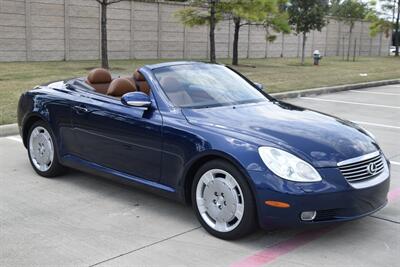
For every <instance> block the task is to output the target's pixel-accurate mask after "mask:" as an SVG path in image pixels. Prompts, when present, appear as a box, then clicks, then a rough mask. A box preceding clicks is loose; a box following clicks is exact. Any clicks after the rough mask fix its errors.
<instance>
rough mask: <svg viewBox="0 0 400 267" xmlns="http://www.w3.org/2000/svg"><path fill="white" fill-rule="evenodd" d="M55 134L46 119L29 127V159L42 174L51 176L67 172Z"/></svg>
mask: <svg viewBox="0 0 400 267" xmlns="http://www.w3.org/2000/svg"><path fill="white" fill-rule="evenodd" d="M55 140H56V139H55V138H54V134H53V132H52V131H51V129H50V127H49V126H48V125H47V123H45V122H44V121H38V122H36V123H34V124H33V125H32V127H31V128H30V129H29V133H28V137H27V147H28V156H29V161H30V162H31V165H32V167H33V169H34V170H35V171H36V173H37V174H39V175H40V176H43V177H46V178H51V177H56V176H59V175H61V174H63V173H64V172H65V170H66V169H65V167H64V166H62V165H61V164H60V162H59V160H58V151H57V144H56V143H55Z"/></svg>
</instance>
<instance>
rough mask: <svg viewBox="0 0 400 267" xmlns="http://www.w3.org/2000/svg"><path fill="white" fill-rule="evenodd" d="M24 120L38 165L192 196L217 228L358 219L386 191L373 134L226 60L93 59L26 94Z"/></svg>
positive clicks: (48, 172)
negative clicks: (118, 67)
mask: <svg viewBox="0 0 400 267" xmlns="http://www.w3.org/2000/svg"><path fill="white" fill-rule="evenodd" d="M18 123H19V128H20V133H21V136H22V138H23V141H24V144H25V146H26V148H27V150H28V154H29V159H30V162H31V164H32V166H33V168H34V170H35V171H36V172H37V173H38V174H39V175H41V176H44V177H54V176H57V175H59V174H61V173H62V172H63V171H64V170H65V169H66V167H70V168H74V169H79V170H83V171H88V172H91V173H95V174H98V175H102V176H106V177H109V178H117V179H119V180H122V181H126V182H129V183H134V184H135V185H137V186H141V187H143V188H146V189H149V190H151V191H154V192H157V193H160V194H162V195H164V196H167V197H170V198H174V199H177V200H180V201H184V202H186V203H191V204H192V205H193V208H194V211H195V213H196V215H197V217H198V219H199V221H200V222H201V224H202V225H203V227H204V228H205V229H206V230H207V231H208V232H210V233H211V234H213V235H215V236H217V237H219V238H224V239H234V238H238V237H241V236H243V235H245V234H248V233H250V232H251V231H254V229H256V228H257V226H261V227H262V228H271V227H277V226H285V227H288V226H298V225H306V224H319V223H324V222H337V221H344V220H352V219H356V218H360V217H362V216H365V215H368V214H370V213H373V212H375V211H377V210H379V209H380V208H382V207H383V206H384V205H385V204H386V202H387V193H388V189H389V180H390V179H389V177H390V173H389V172H390V171H389V167H390V166H389V162H388V161H387V159H386V158H385V156H384V154H383V153H382V151H381V149H380V147H379V145H378V144H377V142H376V141H375V139H374V137H373V136H372V134H370V133H369V132H367V131H366V130H364V129H362V128H361V127H359V126H358V125H356V124H354V123H352V122H349V121H345V120H341V119H339V118H336V117H332V116H328V115H325V114H321V113H318V112H315V111H311V110H307V109H304V108H300V107H297V106H294V105H290V104H287V103H284V102H281V101H278V100H276V99H274V98H273V97H271V96H269V95H268V94H266V93H265V92H263V90H262V86H261V85H259V84H256V83H253V82H252V81H250V80H248V79H247V78H246V77H244V76H242V75H241V74H240V73H237V72H236V71H235V70H233V69H230V68H228V67H225V66H222V65H216V64H207V63H199V62H173V63H162V64H156V65H148V66H145V67H142V68H140V69H139V70H137V71H136V72H135V73H134V74H133V75H132V77H126V78H121V77H112V76H111V74H110V73H109V72H108V71H107V70H104V69H95V70H93V71H91V72H90V74H89V75H88V77H86V78H76V79H71V80H66V81H59V82H55V83H51V84H47V85H43V86H38V87H36V88H34V89H33V90H30V91H28V92H26V93H24V94H23V95H22V96H21V98H20V101H19V106H18Z"/></svg>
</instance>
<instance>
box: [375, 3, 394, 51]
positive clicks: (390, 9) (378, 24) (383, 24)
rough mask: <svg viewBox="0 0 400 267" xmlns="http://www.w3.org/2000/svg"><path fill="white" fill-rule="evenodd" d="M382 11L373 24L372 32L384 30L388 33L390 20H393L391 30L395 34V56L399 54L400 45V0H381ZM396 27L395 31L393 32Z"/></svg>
mask: <svg viewBox="0 0 400 267" xmlns="http://www.w3.org/2000/svg"><path fill="white" fill-rule="evenodd" d="M380 2H381V10H382V11H381V12H380V14H379V18H378V19H375V20H374V21H373V23H372V26H371V33H372V34H375V31H379V30H381V31H383V32H385V33H386V31H387V29H388V26H389V25H388V24H389V21H391V29H390V32H391V33H392V34H393V39H394V45H395V47H396V50H395V56H399V46H400V0H380ZM393 29H394V32H393Z"/></svg>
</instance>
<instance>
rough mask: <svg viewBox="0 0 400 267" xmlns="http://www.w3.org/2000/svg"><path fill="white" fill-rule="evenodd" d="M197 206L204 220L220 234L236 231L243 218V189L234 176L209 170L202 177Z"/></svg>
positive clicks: (216, 170)
mask: <svg viewBox="0 0 400 267" xmlns="http://www.w3.org/2000/svg"><path fill="white" fill-rule="evenodd" d="M196 204H197V209H198V210H199V213H200V215H201V217H202V218H203V220H204V221H205V222H206V223H207V225H208V226H210V227H211V228H212V229H214V230H215V231H218V232H230V231H232V230H234V229H235V228H236V227H237V226H238V225H239V223H240V221H241V220H242V218H243V212H244V199H243V193H242V189H241V188H240V186H239V184H238V183H237V181H236V180H235V178H234V177H233V176H232V175H230V174H229V173H228V172H226V171H223V170H220V169H212V170H209V171H207V172H206V173H204V174H203V175H202V176H201V178H200V180H199V182H198V184H197V188H196Z"/></svg>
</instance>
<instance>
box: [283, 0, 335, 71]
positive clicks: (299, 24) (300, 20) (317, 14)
mask: <svg viewBox="0 0 400 267" xmlns="http://www.w3.org/2000/svg"><path fill="white" fill-rule="evenodd" d="M327 12H328V1H327V0H291V1H290V4H289V6H288V13H289V23H290V24H291V25H293V28H294V30H295V32H296V33H297V34H302V35H303V44H302V52H301V64H302V65H304V58H305V47H306V40H307V33H309V32H310V31H313V30H318V31H321V30H322V28H323V27H324V26H325V25H326V19H325V17H326V15H327Z"/></svg>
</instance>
